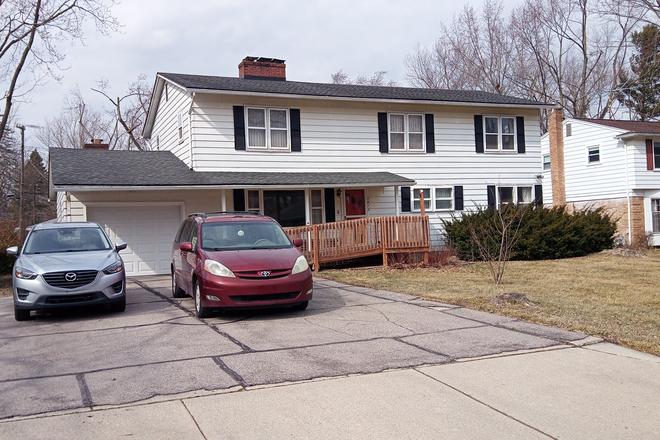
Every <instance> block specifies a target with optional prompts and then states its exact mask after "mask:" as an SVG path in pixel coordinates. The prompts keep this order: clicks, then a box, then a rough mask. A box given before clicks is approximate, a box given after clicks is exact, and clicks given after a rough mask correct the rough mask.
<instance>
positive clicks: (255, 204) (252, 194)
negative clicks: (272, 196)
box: [247, 189, 262, 212]
mask: <svg viewBox="0 0 660 440" xmlns="http://www.w3.org/2000/svg"><path fill="white" fill-rule="evenodd" d="M247 210H248V211H250V212H262V210H261V191H259V190H258V189H249V190H248V192H247Z"/></svg>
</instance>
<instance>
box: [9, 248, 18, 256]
mask: <svg viewBox="0 0 660 440" xmlns="http://www.w3.org/2000/svg"><path fill="white" fill-rule="evenodd" d="M7 255H13V256H16V255H18V246H12V247H8V248H7Z"/></svg>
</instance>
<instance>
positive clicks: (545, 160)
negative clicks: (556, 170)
mask: <svg viewBox="0 0 660 440" xmlns="http://www.w3.org/2000/svg"><path fill="white" fill-rule="evenodd" d="M543 171H550V155H549V154H544V155H543Z"/></svg>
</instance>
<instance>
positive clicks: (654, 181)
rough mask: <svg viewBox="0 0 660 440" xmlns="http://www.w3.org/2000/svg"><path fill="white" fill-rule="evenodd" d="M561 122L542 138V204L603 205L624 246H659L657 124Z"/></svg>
mask: <svg viewBox="0 0 660 440" xmlns="http://www.w3.org/2000/svg"><path fill="white" fill-rule="evenodd" d="M562 119H563V118H562V112H561V110H555V112H554V113H553V114H552V115H551V116H550V124H549V126H550V130H549V132H548V133H547V134H545V135H543V137H542V138H541V149H542V169H543V175H544V179H543V193H544V195H545V197H544V202H545V204H552V203H555V204H562V203H566V204H568V205H569V206H571V207H574V208H576V209H581V208H584V207H589V206H593V207H598V206H602V207H605V208H607V209H608V211H609V212H610V213H612V214H613V215H614V217H615V218H616V219H617V220H618V222H617V224H618V233H619V234H620V235H621V237H623V238H625V239H626V240H627V241H628V242H634V241H635V240H642V239H643V238H644V237H645V235H646V234H647V233H650V232H652V233H653V238H652V240H653V244H654V245H660V122H637V121H619V120H610V119H605V120H597V119H573V118H567V119H563V120H562ZM553 128H554V129H553Z"/></svg>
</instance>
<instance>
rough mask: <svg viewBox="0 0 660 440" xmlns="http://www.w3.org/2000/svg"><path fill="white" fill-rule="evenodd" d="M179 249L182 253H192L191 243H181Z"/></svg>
mask: <svg viewBox="0 0 660 440" xmlns="http://www.w3.org/2000/svg"><path fill="white" fill-rule="evenodd" d="M179 249H181V251H182V252H192V243H191V242H189V241H185V242H183V243H181V246H179Z"/></svg>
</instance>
